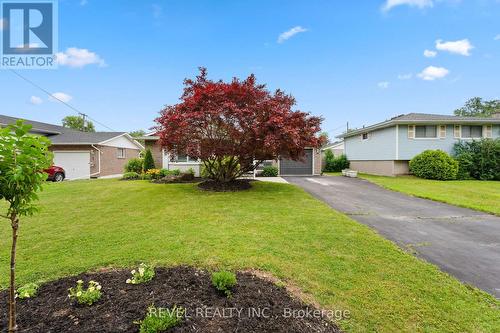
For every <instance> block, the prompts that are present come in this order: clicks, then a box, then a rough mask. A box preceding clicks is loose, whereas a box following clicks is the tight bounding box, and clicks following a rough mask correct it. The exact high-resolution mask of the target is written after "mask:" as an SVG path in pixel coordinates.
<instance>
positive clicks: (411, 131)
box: [408, 125, 415, 139]
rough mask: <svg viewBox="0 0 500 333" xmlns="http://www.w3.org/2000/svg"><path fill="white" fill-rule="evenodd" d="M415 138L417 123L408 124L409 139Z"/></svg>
mask: <svg viewBox="0 0 500 333" xmlns="http://www.w3.org/2000/svg"><path fill="white" fill-rule="evenodd" d="M414 138H415V125H408V139H414Z"/></svg>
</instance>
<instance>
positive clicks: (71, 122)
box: [62, 116, 95, 132]
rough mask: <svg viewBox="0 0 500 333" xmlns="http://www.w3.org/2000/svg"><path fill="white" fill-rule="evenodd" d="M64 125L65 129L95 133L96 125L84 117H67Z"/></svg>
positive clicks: (63, 121)
mask: <svg viewBox="0 0 500 333" xmlns="http://www.w3.org/2000/svg"><path fill="white" fill-rule="evenodd" d="M62 124H63V126H64V127H67V128H72V129H75V130H78V131H82V132H95V127H94V123H92V122H91V121H90V120H87V119H84V118H83V117H82V116H66V117H64V118H63V119H62Z"/></svg>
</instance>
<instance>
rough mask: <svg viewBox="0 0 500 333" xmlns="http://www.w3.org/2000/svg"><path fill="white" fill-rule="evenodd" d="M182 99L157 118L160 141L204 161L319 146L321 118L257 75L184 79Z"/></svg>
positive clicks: (297, 152) (242, 160)
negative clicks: (228, 79) (301, 108)
mask: <svg viewBox="0 0 500 333" xmlns="http://www.w3.org/2000/svg"><path fill="white" fill-rule="evenodd" d="M184 85H185V88H184V93H183V95H182V97H181V102H180V103H178V104H175V105H170V106H166V107H165V109H163V110H162V111H161V112H160V116H159V117H158V118H157V119H156V122H157V124H158V125H157V126H156V130H157V132H158V135H159V136H160V143H161V145H162V146H164V147H166V149H167V150H169V151H171V152H173V153H174V154H176V153H182V154H185V153H186V154H188V155H189V156H192V157H195V158H200V159H201V160H202V161H207V160H214V159H223V158H227V157H234V158H235V160H237V161H238V163H239V165H240V167H241V169H243V170H245V171H250V170H253V163H252V161H253V160H254V159H255V160H258V161H262V160H266V159H275V158H277V157H278V156H282V157H284V158H291V159H295V160H297V159H300V158H302V156H303V154H304V148H305V147H319V146H320V145H321V144H322V140H323V139H322V138H320V137H319V136H318V135H317V134H318V132H319V131H320V125H321V121H322V119H321V118H319V117H313V116H310V115H309V114H308V113H305V112H300V111H292V107H293V106H294V105H295V99H294V98H293V97H292V96H290V95H286V94H285V93H283V92H282V91H280V90H276V92H274V94H271V93H270V92H269V91H268V90H266V89H265V85H260V84H257V83H256V79H255V76H254V75H250V76H249V77H248V78H246V79H245V80H239V79H236V78H234V79H233V80H232V81H231V82H229V83H226V82H223V81H216V82H215V81H211V80H208V79H207V72H206V69H205V68H200V74H199V75H198V76H197V77H196V80H191V79H186V80H185V81H184Z"/></svg>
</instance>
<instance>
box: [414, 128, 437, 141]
mask: <svg viewBox="0 0 500 333" xmlns="http://www.w3.org/2000/svg"><path fill="white" fill-rule="evenodd" d="M415 138H419V139H424V138H437V126H436V125H424V126H415Z"/></svg>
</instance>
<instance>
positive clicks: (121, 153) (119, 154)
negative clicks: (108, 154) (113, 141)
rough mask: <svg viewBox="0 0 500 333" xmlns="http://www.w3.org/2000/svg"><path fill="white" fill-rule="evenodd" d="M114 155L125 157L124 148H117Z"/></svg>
mask: <svg viewBox="0 0 500 333" xmlns="http://www.w3.org/2000/svg"><path fill="white" fill-rule="evenodd" d="M116 157H118V158H125V148H117V150H116Z"/></svg>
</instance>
